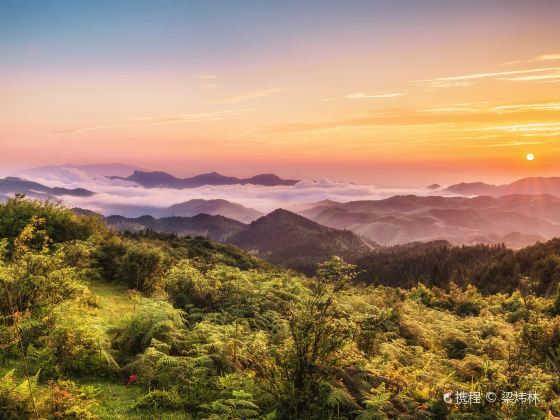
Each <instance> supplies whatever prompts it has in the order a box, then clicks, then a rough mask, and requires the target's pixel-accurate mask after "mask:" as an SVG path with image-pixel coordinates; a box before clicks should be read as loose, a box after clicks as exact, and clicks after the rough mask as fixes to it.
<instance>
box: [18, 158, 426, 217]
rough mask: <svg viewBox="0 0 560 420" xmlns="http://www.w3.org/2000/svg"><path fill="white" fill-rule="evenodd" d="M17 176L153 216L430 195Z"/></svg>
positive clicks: (103, 209)
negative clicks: (189, 205) (191, 209)
mask: <svg viewBox="0 0 560 420" xmlns="http://www.w3.org/2000/svg"><path fill="white" fill-rule="evenodd" d="M19 176H20V177H22V178H26V179H29V180H33V181H36V182H39V183H41V184H43V185H47V186H49V187H66V188H86V189H88V190H90V191H93V192H94V193H95V194H94V195H93V196H91V197H73V196H63V197H60V198H61V199H62V201H63V202H64V203H65V204H66V205H68V206H71V207H80V208H85V209H90V210H93V211H97V212H100V213H102V214H104V215H110V214H121V215H124V216H129V217H138V216H141V215H144V214H157V211H158V209H160V210H161V209H164V208H167V207H169V206H171V205H173V204H177V203H182V202H185V201H188V200H191V199H205V200H210V199H225V200H228V201H231V202H233V203H239V204H241V205H243V206H246V207H250V208H254V209H256V210H259V211H261V212H263V213H268V212H270V211H272V210H274V209H277V208H285V209H289V210H298V209H301V208H303V207H305V206H307V205H309V204H310V203H314V202H318V201H321V200H326V199H328V200H333V201H338V202H347V201H355V200H379V199H383V198H387V197H391V196H394V195H407V194H414V195H429V194H430V191H429V190H427V189H391V188H376V187H375V186H371V185H358V184H354V183H350V182H334V181H330V180H328V179H321V180H317V181H307V180H304V181H300V182H299V183H297V184H295V185H293V186H275V187H265V186H260V185H252V184H248V185H224V186H211V185H208V186H202V187H198V188H187V189H180V190H179V189H171V188H144V187H141V186H138V185H136V184H134V183H131V182H128V181H122V180H112V179H109V178H106V177H103V176H92V175H91V174H88V173H86V172H84V171H81V170H79V169H77V168H72V167H68V168H66V167H63V168H56V169H53V168H51V169H50V170H48V171H40V172H38V171H34V172H29V173H27V174H26V173H20V174H19Z"/></svg>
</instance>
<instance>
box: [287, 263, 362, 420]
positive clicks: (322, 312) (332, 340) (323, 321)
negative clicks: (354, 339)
mask: <svg viewBox="0 0 560 420" xmlns="http://www.w3.org/2000/svg"><path fill="white" fill-rule="evenodd" d="M355 277H356V268H355V266H353V265H351V264H348V263H346V262H344V261H343V260H342V259H341V258H339V257H332V258H331V259H330V260H328V261H327V262H325V263H323V264H321V265H320V266H319V269H318V270H317V276H316V277H315V278H313V279H312V282H311V284H310V285H309V294H308V295H307V296H305V297H304V298H303V299H302V300H301V301H300V302H299V303H298V304H296V305H295V307H294V308H293V309H292V310H291V311H290V312H289V314H288V325H289V330H290V334H291V338H292V348H291V351H289V352H288V355H289V356H288V361H287V362H288V363H287V364H288V366H289V368H288V381H289V384H290V387H291V388H292V390H293V398H294V399H295V403H296V404H295V407H293V408H292V409H295V413H291V415H294V414H295V415H298V416H302V415H304V413H305V412H306V411H307V410H308V409H309V408H310V407H311V405H312V403H313V402H314V401H316V400H317V397H318V396H319V394H320V389H319V385H320V383H321V379H322V377H323V376H324V374H325V373H326V372H327V371H328V370H329V368H332V367H334V366H335V365H337V364H338V363H339V358H338V357H337V356H338V355H339V351H340V350H341V349H342V348H343V346H344V345H345V344H346V343H347V342H348V341H349V339H350V338H351V335H352V328H350V324H349V322H347V321H346V320H345V314H344V313H343V312H342V311H341V309H340V308H339V306H338V305H337V302H336V296H337V295H338V294H339V293H340V292H342V291H343V290H344V289H345V287H346V286H347V285H348V284H349V283H350V282H352V280H353V279H354V278H355Z"/></svg>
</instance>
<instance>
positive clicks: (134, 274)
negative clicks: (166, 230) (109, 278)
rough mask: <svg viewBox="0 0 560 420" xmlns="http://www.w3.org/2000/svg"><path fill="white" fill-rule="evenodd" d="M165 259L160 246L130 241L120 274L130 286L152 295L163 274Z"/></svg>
mask: <svg viewBox="0 0 560 420" xmlns="http://www.w3.org/2000/svg"><path fill="white" fill-rule="evenodd" d="M163 260H164V256H163V253H162V252H161V250H160V249H159V248H157V247H155V246H152V245H149V244H147V243H129V244H128V246H127V248H126V252H125V254H124V256H123V257H122V261H121V267H120V270H119V274H120V276H121V279H122V280H123V281H124V282H125V283H126V284H127V285H128V287H130V288H131V289H136V290H138V291H140V292H142V293H144V294H146V295H150V294H152V293H153V292H154V290H155V289H156V287H157V286H158V284H159V281H160V280H161V277H162V275H163Z"/></svg>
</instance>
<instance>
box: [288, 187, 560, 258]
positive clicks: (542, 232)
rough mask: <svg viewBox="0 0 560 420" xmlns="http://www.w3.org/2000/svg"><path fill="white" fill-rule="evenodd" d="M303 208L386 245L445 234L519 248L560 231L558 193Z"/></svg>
mask: <svg viewBox="0 0 560 420" xmlns="http://www.w3.org/2000/svg"><path fill="white" fill-rule="evenodd" d="M299 213H300V214H302V215H303V216H305V217H308V218H310V219H311V220H314V221H316V222H318V223H320V224H322V225H325V226H330V227H333V228H338V229H348V230H351V231H353V232H355V233H357V234H359V235H362V236H364V237H366V238H369V239H371V240H372V241H375V242H377V243H379V244H381V245H398V244H405V243H408V242H414V241H424V242H425V241H432V240H439V239H442V240H447V241H449V242H451V243H453V244H472V243H490V244H492V243H502V242H504V243H506V245H508V246H510V247H513V248H519V247H522V246H526V245H530V244H533V243H535V242H537V241H539V240H540V241H544V240H547V239H550V238H553V237H555V236H560V198H558V197H555V196H552V195H519V194H516V195H507V196H502V197H489V196H481V197H474V198H468V197H442V196H428V197H419V196H414V195H408V196H394V197H391V198H387V199H384V200H366V201H352V202H348V203H336V202H332V201H322V202H319V203H316V205H315V206H309V207H308V208H306V209H304V210H302V211H300V212H299Z"/></svg>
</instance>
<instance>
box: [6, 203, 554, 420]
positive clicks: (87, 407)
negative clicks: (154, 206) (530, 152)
mask: <svg viewBox="0 0 560 420" xmlns="http://www.w3.org/2000/svg"><path fill="white" fill-rule="evenodd" d="M0 236H1V240H2V242H1V243H2V246H1V248H0V249H1V251H2V257H1V259H0V317H1V321H0V419H33V418H40V419H59V418H62V419H96V418H100V419H298V418H301V419H303V418H307V419H359V420H365V419H383V418H403V419H406V418H409V419H423V418H425V419H442V418H457V419H459V418H465V419H466V418H486V419H512V418H516V419H528V418H552V417H553V416H559V415H560V397H559V392H560V375H559V374H560V317H559V316H558V315H559V312H560V305H559V303H558V302H560V295H558V296H554V297H552V298H545V297H542V296H539V295H537V294H536V293H535V287H536V286H535V284H534V282H533V281H532V280H531V279H530V278H524V279H523V280H522V281H520V282H519V285H518V287H516V289H515V290H514V291H513V292H508V293H498V294H491V295H482V294H481V293H480V292H479V291H478V290H477V289H476V288H475V287H474V286H467V287H460V286H457V285H455V284H454V283H451V285H450V286H449V287H448V288H446V289H439V288H434V287H432V288H429V287H426V286H424V285H422V284H418V285H417V286H415V287H413V288H410V289H408V290H404V289H400V288H393V287H381V286H378V287H373V286H364V285H360V284H356V282H355V278H356V275H357V273H356V269H355V267H354V266H352V265H350V264H347V263H346V262H344V261H343V260H341V259H340V258H337V257H333V258H332V259H330V260H328V261H326V262H324V263H323V264H321V265H319V267H318V269H317V272H316V275H315V276H314V277H305V276H301V275H298V274H297V273H295V272H293V271H288V270H284V269H281V268H277V267H272V266H270V265H268V264H265V263H262V262H260V261H259V260H257V259H255V258H254V257H252V256H250V255H248V254H245V253H244V252H242V251H239V250H237V249H235V248H232V247H225V246H223V245H218V244H215V243H213V242H210V241H207V240H203V239H196V240H194V239H191V238H183V239H178V238H176V237H174V236H161V235H148V234H143V235H136V236H120V235H118V234H116V233H114V232H112V231H110V230H108V229H107V228H106V227H105V226H104V225H103V224H102V223H101V222H100V220H98V219H96V218H95V217H83V216H77V215H75V214H74V213H72V212H71V211H70V210H67V209H64V208H62V207H60V206H58V205H55V204H52V203H40V202H33V201H28V200H26V199H24V198H21V197H19V198H16V199H11V200H9V201H8V202H7V203H6V204H3V205H0ZM453 391H467V392H477V391H480V392H482V393H485V392H488V391H493V392H496V393H497V394H498V395H500V394H501V393H502V392H515V391H525V392H528V391H531V392H537V393H538V396H539V402H538V403H537V404H534V405H533V404H502V403H501V401H500V400H498V401H496V402H495V403H487V402H485V401H483V402H482V403H481V404H474V405H454V404H447V403H445V402H444V401H443V394H444V393H446V392H453Z"/></svg>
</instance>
